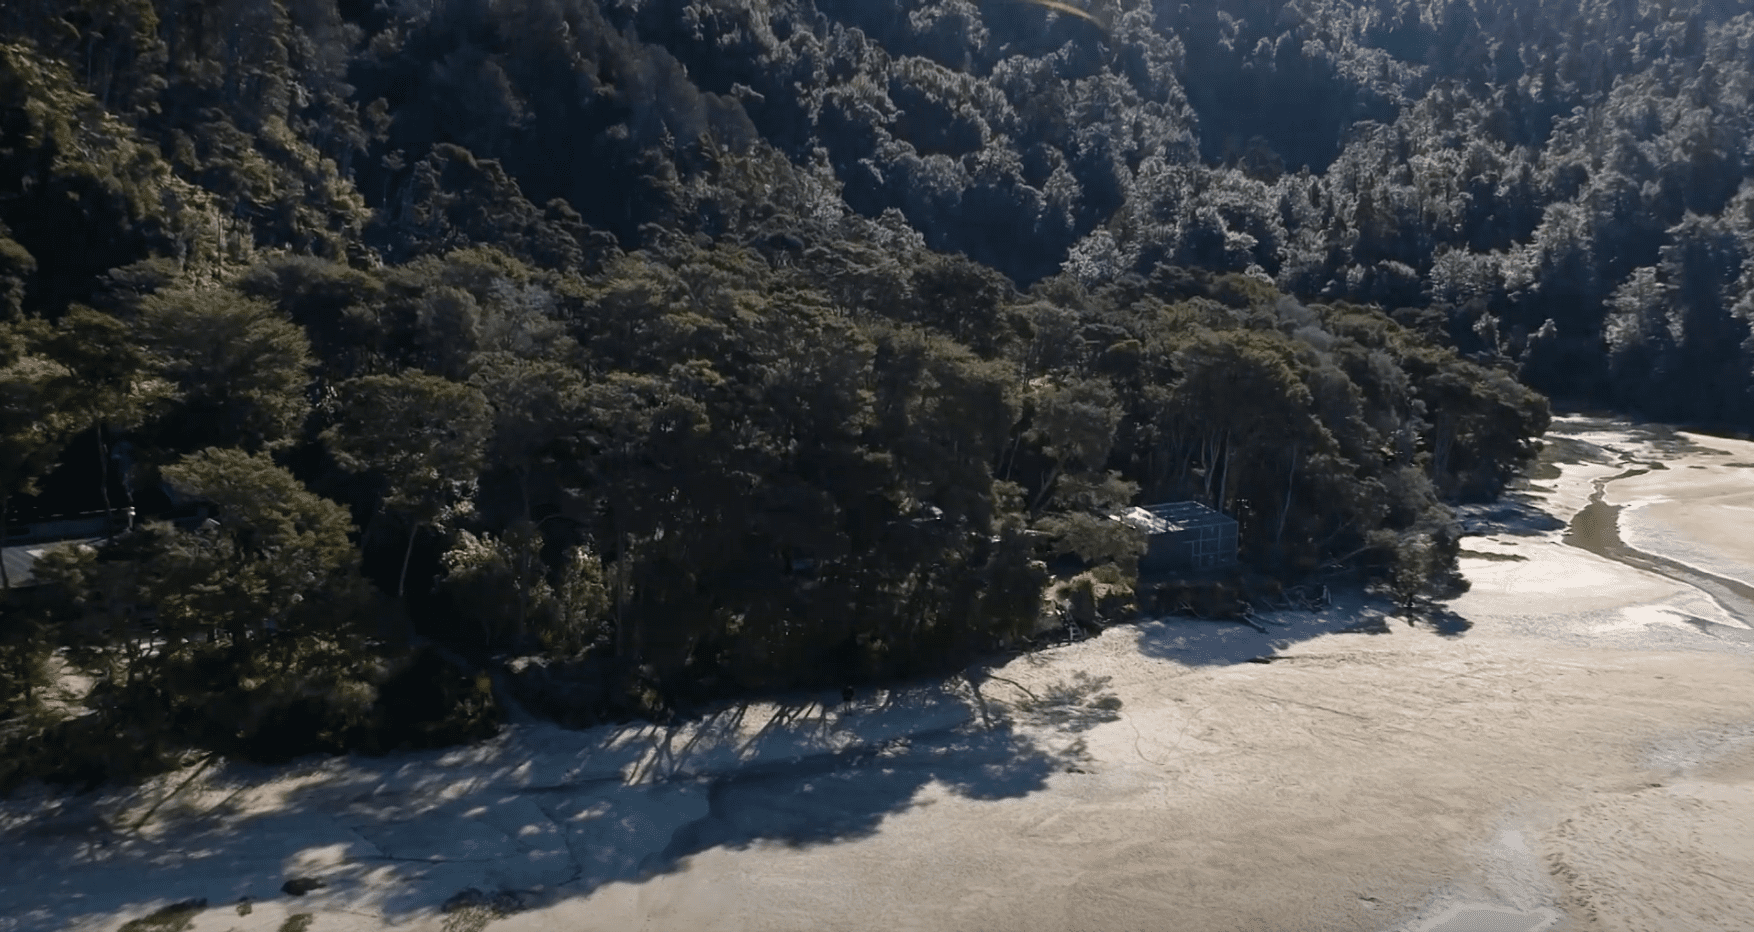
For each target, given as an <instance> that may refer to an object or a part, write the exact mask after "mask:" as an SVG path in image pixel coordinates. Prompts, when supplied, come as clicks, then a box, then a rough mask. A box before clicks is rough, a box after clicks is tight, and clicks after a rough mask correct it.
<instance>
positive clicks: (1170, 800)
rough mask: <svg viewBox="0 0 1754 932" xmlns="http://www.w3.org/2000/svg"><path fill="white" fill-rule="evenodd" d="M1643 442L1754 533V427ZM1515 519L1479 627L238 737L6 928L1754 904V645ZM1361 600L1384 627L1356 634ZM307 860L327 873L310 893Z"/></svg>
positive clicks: (823, 924)
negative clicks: (764, 697)
mask: <svg viewBox="0 0 1754 932" xmlns="http://www.w3.org/2000/svg"><path fill="white" fill-rule="evenodd" d="M1590 436H1591V438H1592V440H1595V441H1596V442H1601V443H1606V444H1609V445H1612V446H1615V447H1617V448H1620V449H1632V448H1633V447H1634V446H1637V445H1638V444H1639V441H1638V440H1637V438H1635V437H1632V436H1630V435H1623V434H1621V433H1616V432H1615V431H1614V430H1611V429H1607V428H1598V429H1594V430H1592V431H1591V432H1590ZM1727 444H1728V442H1727V441H1718V440H1715V439H1707V440H1704V441H1702V445H1704V446H1707V447H1712V448H1716V449H1724V448H1725V447H1726V446H1727ZM1646 446H1648V444H1647V445H1646ZM1638 452H1640V453H1641V454H1644V453H1648V454H1650V455H1653V456H1654V455H1662V456H1666V457H1668V460H1667V464H1668V466H1669V470H1668V471H1667V472H1666V473H1662V474H1653V475H1661V476H1663V477H1664V479H1665V481H1667V482H1668V484H1657V483H1654V482H1653V483H1647V484H1646V485H1644V486H1640V487H1638V488H1636V489H1634V490H1630V491H1625V492H1622V491H1621V489H1620V488H1619V487H1620V486H1621V485H1622V483H1625V482H1628V481H1631V480H1620V481H1619V482H1615V483H1610V484H1609V486H1608V488H1609V490H1610V492H1611V494H1612V495H1613V496H1622V495H1624V496H1638V497H1644V498H1652V499H1654V498H1657V497H1662V499H1663V501H1664V502H1665V503H1669V504H1673V505H1675V506H1676V510H1674V511H1673V512H1672V513H1673V514H1675V515H1681V516H1682V517H1670V518H1665V519H1664V520H1666V521H1669V522H1670V523H1669V525H1668V527H1669V530H1668V531H1666V532H1665V533H1671V534H1672V535H1673V536H1674V537H1676V538H1677V539H1678V540H1681V541H1683V542H1684V543H1683V545H1684V546H1687V547H1694V548H1696V549H1698V550H1699V551H1700V552H1701V553H1705V554H1708V555H1715V556H1716V557H1717V558H1721V560H1723V561H1726V562H1724V563H1720V564H1716V565H1717V566H1719V567H1725V566H1730V565H1732V564H1735V563H1736V562H1737V561H1741V560H1745V559H1747V557H1748V554H1747V553H1746V552H1745V550H1744V549H1739V548H1741V547H1742V546H1743V544H1742V543H1738V540H1737V539H1734V535H1733V534H1730V535H1728V537H1726V536H1725V535H1721V534H1720V535H1715V536H1714V534H1713V533H1712V532H1710V531H1709V528H1710V527H1712V526H1713V522H1714V521H1715V520H1716V518H1715V515H1716V512H1713V511H1712V510H1711V509H1712V508H1714V507H1720V506H1718V505H1711V504H1700V503H1699V501H1700V500H1696V499H1695V498H1694V497H1693V494H1694V492H1695V491H1697V492H1698V493H1699V495H1701V496H1702V497H1704V496H1719V497H1720V498H1719V499H1714V500H1718V501H1722V499H1721V496H1723V495H1729V496H1732V498H1731V499H1729V500H1728V504H1732V505H1733V504H1737V503H1738V502H1739V501H1740V500H1739V499H1734V498H1733V496H1735V495H1737V494H1740V493H1738V492H1736V491H1735V489H1734V487H1733V486H1732V485H1731V484H1730V483H1731V482H1732V479H1731V478H1730V477H1728V476H1727V475H1726V477H1724V478H1722V480H1721V482H1722V484H1721V485H1720V484H1718V480H1713V482H1712V483H1706V484H1701V485H1699V486H1697V487H1694V486H1690V485H1689V484H1688V483H1686V482H1684V481H1679V480H1680V477H1683V476H1684V475H1685V474H1686V473H1693V474H1699V475H1704V474H1705V473H1706V471H1704V470H1688V469H1687V468H1686V467H1687V466H1688V465H1690V464H1692V463H1695V462H1697V463H1700V464H1705V465H1707V466H1708V467H1710V469H1713V470H1720V471H1722V472H1724V473H1726V474H1728V473H1734V472H1735V470H1734V469H1733V468H1731V467H1727V466H1721V465H1719V464H1720V461H1721V462H1723V463H1727V462H1732V461H1735V459H1734V457H1730V458H1725V457H1718V456H1716V454H1710V453H1690V454H1684V455H1678V454H1673V453H1670V452H1665V451H1662V450H1660V449H1649V450H1646V449H1643V448H1641V449H1640V450H1639V451H1638ZM1741 456H1743V454H1742V453H1741V452H1739V451H1738V452H1736V453H1735V457H1741ZM1745 458H1746V459H1747V460H1748V461H1754V450H1751V451H1750V452H1749V454H1748V455H1747V456H1746V457H1745ZM1619 470H1620V467H1618V466H1605V465H1601V464H1584V465H1579V466H1567V467H1564V468H1563V470H1562V474H1561V477H1560V478H1559V479H1558V480H1552V481H1547V482H1542V483H1539V485H1540V486H1545V487H1547V488H1548V489H1550V490H1551V491H1550V492H1547V493H1540V496H1541V497H1540V499H1539V501H1540V504H1542V506H1543V507H1545V508H1547V509H1549V510H1550V511H1552V512H1553V513H1554V514H1556V515H1558V516H1559V517H1561V518H1569V517H1570V515H1571V514H1572V513H1574V512H1575V511H1576V510H1577V509H1579V508H1581V507H1582V506H1583V504H1584V503H1585V502H1586V501H1587V499H1588V495H1589V493H1590V491H1592V487H1591V485H1590V481H1591V480H1593V479H1598V478H1603V477H1605V476H1608V475H1613V474H1615V473H1616V472H1618V471H1619ZM1746 472H1750V473H1754V470H1747V471H1746ZM1640 478H1643V477H1640ZM1737 481H1739V480H1737ZM1629 488H1630V487H1629ZM1610 500H1619V499H1617V498H1611V499H1610ZM1701 500H1703V499H1701ZM1654 507H1656V505H1654V504H1653V505H1650V506H1647V507H1646V508H1644V509H1638V510H1635V511H1633V512H1632V513H1634V514H1637V513H1640V512H1643V511H1649V510H1650V509H1651V508H1654ZM1680 509H1692V510H1691V511H1683V510H1680ZM1702 528H1704V529H1705V530H1702ZM1514 530H1515V529H1512V530H1507V531H1505V532H1503V533H1497V534H1493V535H1491V536H1488V537H1479V538H1470V539H1469V540H1468V541H1467V543H1466V546H1467V547H1468V549H1470V550H1474V551H1478V552H1482V553H1496V554H1512V553H1514V554H1518V555H1521V556H1524V557H1526V558H1527V559H1526V560H1522V561H1504V560H1487V559H1477V558H1469V559H1467V560H1466V562H1465V564H1464V567H1465V570H1466V571H1467V573H1468V576H1469V577H1470V579H1471V580H1473V582H1474V586H1473V590H1472V591H1471V592H1469V593H1468V594H1467V595H1466V596H1463V597H1462V598H1460V599H1458V600H1457V601H1456V602H1454V603H1453V604H1452V605H1451V608H1452V609H1453V611H1454V612H1455V613H1456V615H1457V616H1458V617H1459V620H1457V621H1455V622H1454V623H1453V624H1452V626H1451V628H1452V633H1451V634H1449V635H1447V636H1445V635H1440V634H1438V633H1436V632H1435V631H1434V630H1433V629H1432V628H1431V627H1429V626H1425V625H1421V626H1419V627H1409V626H1407V625H1406V624H1404V623H1403V622H1401V621H1400V620H1398V619H1388V620H1387V621H1386V624H1385V623H1384V621H1383V619H1382V617H1381V611H1380V609H1374V608H1371V607H1369V606H1366V605H1362V604H1344V605H1340V606H1337V607H1335V608H1334V609H1331V610H1329V611H1328V612H1326V613H1324V615H1323V616H1321V617H1312V616H1310V615H1301V614H1289V613H1288V614H1285V615H1283V616H1281V620H1282V621H1284V622H1286V623H1287V624H1286V625H1285V626H1284V627H1283V628H1280V629H1275V631H1274V633H1273V635H1271V636H1268V635H1262V634H1260V633H1258V632H1256V631H1254V630H1252V629H1250V628H1247V627H1245V626H1242V625H1236V624H1222V623H1209V622H1195V621H1174V622H1151V623H1146V624H1142V625H1138V626H1129V627H1123V628H1117V629H1113V630H1110V631H1109V632H1107V633H1105V634H1104V635H1103V636H1102V637H1100V638H1097V639H1094V640H1092V641H1087V642H1084V643H1081V644H1076V645H1070V646H1066V647H1061V648H1056V649H1053V650H1049V651H1045V652H1042V653H1040V654H1036V655H1032V656H1027V657H1021V658H1018V659H1016V660H1013V661H1012V662H1010V663H1009V664H1007V665H1006V666H1004V667H1003V668H1002V669H999V670H996V671H994V673H995V674H996V676H994V677H992V678H985V679H981V678H980V677H978V676H977V677H976V679H977V680H979V688H978V690H976V689H974V688H972V687H971V686H970V684H969V683H968V682H967V681H965V680H962V679H953V680H950V681H947V682H942V683H921V684H917V685H915V686H913V687H910V688H907V689H897V690H892V691H888V692H885V693H881V694H877V695H865V696H861V697H860V698H859V700H858V701H857V702H855V703H854V704H853V705H852V706H851V707H839V706H838V705H836V706H835V707H834V708H825V707H824V706H823V705H821V704H820V703H819V702H818V701H817V700H819V699H820V700H830V699H833V700H838V696H835V697H828V696H821V697H797V699H796V701H793V702H790V703H785V704H757V705H750V706H747V707H739V708H732V709H726V710H723V711H722V712H720V713H719V714H717V715H715V716H711V717H708V718H705V719H703V720H701V721H697V722H691V723H687V724H684V725H681V726H678V727H676V728H673V729H658V728H654V727H651V726H646V727H628V728H619V729H616V728H604V729H596V730H592V731H585V732H565V731H562V730H559V729H554V728H549V727H527V728H518V729H512V730H508V732H507V733H506V734H505V735H504V736H502V737H501V738H500V739H498V740H496V741H494V742H491V743H488V744H485V745H482V746H478V747H474V748H468V749H460V750H455V751H451V752H445V753H430V754H420V755H399V756H396V757H392V758H388V759H381V760H371V759H350V760H338V761H316V762H311V763H307V764H305V765H303V766H302V767H294V768H280V769H254V768H240V767H230V768H226V769H224V770H222V771H220V772H219V773H217V774H215V775H213V776H212V777H211V778H203V779H202V780H199V781H197V783H196V784H195V785H193V786H192V787H191V788H190V789H188V790H185V791H184V792H183V793H182V794H181V795H179V796H178V797H177V798H176V799H175V800H174V801H173V802H171V803H169V804H167V805H166V806H165V807H164V809H162V810H161V811H160V815H159V816H156V817H155V818H154V819H153V820H152V821H150V822H149V823H148V824H147V826H146V829H145V831H144V833H143V835H141V836H135V835H132V834H130V833H127V832H125V831H122V832H119V831H116V830H115V829H114V828H113V826H116V825H126V824H128V823H130V822H131V821H132V820H133V819H134V818H137V817H138V815H139V814H140V813H142V812H144V810H145V807H147V806H149V805H151V804H152V803H153V802H155V801H156V800H157V799H159V798H161V797H162V795H163V794H164V793H165V792H167V791H168V789H169V788H170V787H172V786H174V785H175V784H174V782H172V781H169V780H167V781H159V782H158V783H156V784H154V786H153V787H151V788H149V789H148V791H147V792H145V793H133V794H120V795H115V796H106V797H103V798H100V799H96V800H91V799H61V798H38V799H34V800H15V801H12V802H9V803H6V804H5V805H4V806H3V807H0V832H4V836H3V839H4V840H3V842H0V916H3V917H4V918H0V932H14V930H17V932H23V930H35V929H81V930H84V929H91V930H104V932H109V930H113V929H115V928H117V927H118V926H119V925H120V924H121V923H122V922H123V921H125V920H127V919H130V918H135V917H139V916H142V915H145V914H146V913H148V912H150V911H151V910H152V909H153V908H155V907H157V906H162V905H164V904H166V903H169V902H173V901H177V900H182V899H185V898H190V897H206V898H207V899H208V900H209V901H210V903H212V908H210V909H208V910H206V911H205V912H202V913H201V914H199V915H198V916H197V917H196V922H195V926H194V928H195V929H196V930H198V932H207V930H213V932H222V930H229V929H237V930H256V929H262V930H276V929H279V928H280V927H281V924H282V922H283V921H284V920H285V919H286V918H287V917H288V916H290V915H293V914H296V913H301V912H308V913H311V914H313V916H314V922H313V923H312V924H311V926H310V929H311V930H312V932H323V930H379V929H386V928H409V929H433V930H439V929H445V930H447V932H461V930H471V929H478V928H480V926H481V925H482V924H483V923H486V922H487V920H488V915H487V914H486V913H485V912H481V911H474V912H472V911H467V910H466V911H462V912H455V913H452V914H450V915H448V916H445V915H440V914H439V913H438V912H437V910H436V907H437V906H438V904H440V903H441V902H443V901H444V900H445V899H446V898H447V897H449V896H451V895H452V894H454V893H456V892H457V891H459V890H461V889H462V888H464V887H470V886H473V887H477V888H480V889H482V890H484V891H487V892H489V893H491V892H494V891H498V890H502V889H504V890H515V891H522V892H520V893H519V894H517V896H516V899H517V900H518V901H519V905H520V906H522V907H524V908H523V909H522V911H520V912H516V913H513V914H512V915H510V916H507V917H505V918H501V919H497V920H494V921H492V922H491V923H490V924H488V925H487V927H488V928H489V929H491V930H494V932H500V930H504V932H514V930H532V932H534V930H549V929H564V930H569V932H570V930H578V932H590V930H631V929H648V930H678V932H694V930H702V932H710V930H776V932H779V930H784V932H790V930H799V932H804V930H810V932H817V930H823V932H828V930H867V929H871V930H884V932H889V930H921V932H936V930H946V932H948V930H963V929H993V930H1017V932H1030V930H1044V932H1046V930H1074V929H1090V930H1128V929H1139V930H1169V929H1176V930H1214V932H1218V930H1232V929H1234V930H1248V932H1272V930H1299V929H1310V930H1328V929H1336V930H1356V929H1364V930H1372V932H1390V930H1394V932H1414V930H1418V932H1487V930H1498V929H1504V930H1512V932H1531V930H1536V929H1540V930H1551V932H1565V930H1621V929H1625V930H1633V929H1651V930H1661V932H1685V930H1691V929H1700V930H1725V929H1738V928H1742V929H1748V928H1754V883H1749V882H1747V879H1748V878H1749V877H1751V876H1754V873H1751V872H1750V868H1754V704H1751V703H1750V699H1751V698H1754V679H1751V678H1750V674H1754V641H1747V640H1737V639H1734V638H1726V637H1724V636H1722V633H1721V631H1720V632H1719V633H1718V634H1713V633H1711V631H1712V630H1715V629H1708V628H1702V626H1701V625H1700V624H1697V623H1696V622H1695V621H1694V620H1691V619H1697V620H1703V621H1708V622H1718V623H1720V624H1724V625H1728V624H1731V623H1733V622H1735V621H1736V620H1735V619H1733V618H1729V617H1726V616H1725V615H1724V614H1723V612H1722V610H1721V609H1720V608H1719V607H1718V606H1717V604H1716V603H1714V602H1713V601H1712V600H1711V599H1710V598H1709V597H1707V596H1705V595H1704V594H1702V593H1700V592H1698V591H1697V590H1694V589H1692V588H1691V587H1689V586H1687V585H1685V584H1683V583H1678V582H1675V581H1673V580H1670V579H1666V578H1663V577H1661V576H1657V575H1654V574H1652V573H1648V572H1644V571H1640V570H1635V569H1631V568H1628V567H1626V566H1624V565H1622V564H1618V563H1615V562H1612V561H1609V560H1606V559H1602V558H1599V557H1596V556H1593V555H1591V554H1588V553H1584V552H1583V551H1580V550H1577V549H1575V548H1571V547H1567V546H1565V545H1564V544H1562V543H1560V542H1559V539H1560V533H1559V532H1558V531H1557V530H1551V529H1550V530H1545V531H1535V530H1533V529H1532V528H1531V527H1522V528H1521V531H1522V532H1521V533H1516V532H1513V531H1514ZM1640 533H1643V532H1642V531H1641V532H1640ZM1640 540H1641V541H1642V540H1643V539H1642V538H1641V539H1640ZM1628 542H1629V543H1633V542H1632V540H1631V538H1630V537H1629V539H1628ZM1744 543H1745V542H1744ZM1633 545H1634V546H1640V545H1641V544H1639V543H1633ZM1681 552H1682V551H1680V550H1672V551H1670V552H1669V554H1668V555H1671V556H1672V557H1673V558H1674V559H1681V558H1682V557H1681V556H1680V554H1681ZM1695 559H1697V555H1696V556H1695ZM1688 562H1690V563H1692V562H1693V561H1692V560H1689V561H1688ZM1694 565H1701V566H1704V564H1703V563H1695V564H1694ZM1712 571H1714V572H1716V571H1718V570H1715V569H1714V570H1712ZM1741 578H1743V579H1748V578H1749V576H1748V575H1744V576H1742V577H1741ZM1360 622H1364V623H1365V624H1364V625H1363V626H1362V627H1363V628H1365V629H1366V630H1383V629H1384V628H1385V627H1386V633H1377V634H1372V633H1339V632H1340V631H1341V630H1342V629H1345V628H1348V627H1353V626H1357V625H1359V623H1360ZM1463 625H1471V627H1467V628H1466V630H1461V631H1454V630H1453V629H1455V628H1460V627H1462V626H1463ZM1276 645H1277V646H1278V647H1279V650H1278V654H1279V657H1280V659H1277V660H1275V661H1274V662H1273V663H1270V664H1255V663H1247V662H1245V661H1247V660H1248V659H1249V658H1251V657H1258V656H1261V655H1265V654H1269V653H1273V652H1274V650H1275V646H1276ZM297 875H312V876H320V877H323V878H325V879H326V880H327V881H328V883H329V886H328V887H327V888H325V889H323V890H321V891H318V892H316V893H313V894H310V895H308V896H305V897H302V898H293V897H288V896H285V895H282V894H280V893H279V889H278V888H279V886H280V884H281V883H282V882H283V881H284V880H285V879H286V878H287V877H290V876H297ZM246 895H247V896H250V897H253V898H255V900H256V902H255V903H253V904H252V909H251V912H250V914H249V915H248V916H240V915H239V914H238V912H237V911H236V910H234V909H233V908H232V907H231V905H230V904H231V903H232V902H233V901H235V900H236V899H237V898H238V897H240V896H246Z"/></svg>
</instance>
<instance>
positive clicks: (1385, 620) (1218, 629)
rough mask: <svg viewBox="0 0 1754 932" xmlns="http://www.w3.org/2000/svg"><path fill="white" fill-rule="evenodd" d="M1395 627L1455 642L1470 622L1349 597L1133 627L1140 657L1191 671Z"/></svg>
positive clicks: (1439, 610) (1440, 609)
mask: <svg viewBox="0 0 1754 932" xmlns="http://www.w3.org/2000/svg"><path fill="white" fill-rule="evenodd" d="M1399 626H1407V627H1412V628H1416V629H1419V630H1423V631H1427V632H1430V633H1432V634H1436V635H1438V636H1440V637H1459V636H1461V635H1463V634H1465V633H1466V632H1467V631H1468V630H1469V629H1470V628H1472V627H1473V622H1471V621H1469V620H1468V619H1466V618H1464V617H1463V616H1461V615H1460V614H1457V613H1456V612H1454V611H1452V610H1450V609H1449V608H1448V607H1447V606H1445V605H1443V604H1442V603H1436V602H1429V603H1421V604H1420V605H1418V606H1416V607H1414V609H1413V610H1412V611H1410V612H1408V611H1401V610H1396V609H1394V608H1393V607H1391V606H1390V605H1389V604H1388V603H1387V602H1386V601H1384V600H1380V599H1367V598H1361V597H1349V598H1345V599H1342V600H1340V601H1336V602H1335V603H1334V604H1332V605H1327V606H1324V607H1321V608H1319V609H1314V610H1286V611H1274V612H1259V613H1255V614H1253V615H1251V616H1249V618H1248V620H1241V619H1237V620H1218V619H1206V618H1188V617H1178V616H1169V617H1163V618H1155V619H1150V620H1147V621H1141V622H1138V623H1137V624H1135V625H1134V627H1136V628H1137V629H1138V631H1139V640H1138V646H1139V651H1140V653H1142V654H1144V655H1145V656H1147V657H1154V658H1157V659H1160V660H1173V661H1175V662H1177V663H1182V664H1187V665H1189V666H1222V665H1228V664H1235V663H1271V662H1272V661H1273V658H1274V656H1275V655H1276V654H1277V653H1278V652H1280V651H1283V650H1287V649H1289V648H1290V647H1291V646H1292V645H1293V644H1297V643H1300V642H1302V641H1308V640H1311V639H1313V638H1318V637H1322V636H1324V635H1329V634H1359V635H1382V634H1389V633H1391V632H1392V631H1393V630H1394V628H1395V627H1399Z"/></svg>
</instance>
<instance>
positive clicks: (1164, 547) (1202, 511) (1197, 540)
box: [1114, 502, 1236, 573]
mask: <svg viewBox="0 0 1754 932" xmlns="http://www.w3.org/2000/svg"><path fill="white" fill-rule="evenodd" d="M1114 517H1115V520H1117V521H1123V522H1125V523H1127V524H1129V525H1132V526H1133V527H1136V528H1138V529H1139V530H1141V531H1144V532H1145V534H1146V535H1147V537H1148V539H1149V541H1150V546H1149V549H1147V550H1146V551H1145V556H1143V557H1141V558H1140V560H1139V571H1140V572H1142V573H1176V572H1183V573H1185V572H1198V571H1202V570H1211V569H1218V568H1220V567H1225V566H1231V565H1233V564H1235V563H1236V519H1235V518H1232V517H1230V516H1228V515H1226V514H1223V513H1222V512H1218V511H1214V510H1212V509H1211V508H1208V507H1206V506H1205V505H1202V504H1200V503H1199V502H1165V503H1163V504H1159V505H1142V506H1135V507H1133V508H1129V509H1127V510H1126V511H1124V512H1121V513H1120V514H1118V515H1115V516H1114Z"/></svg>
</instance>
